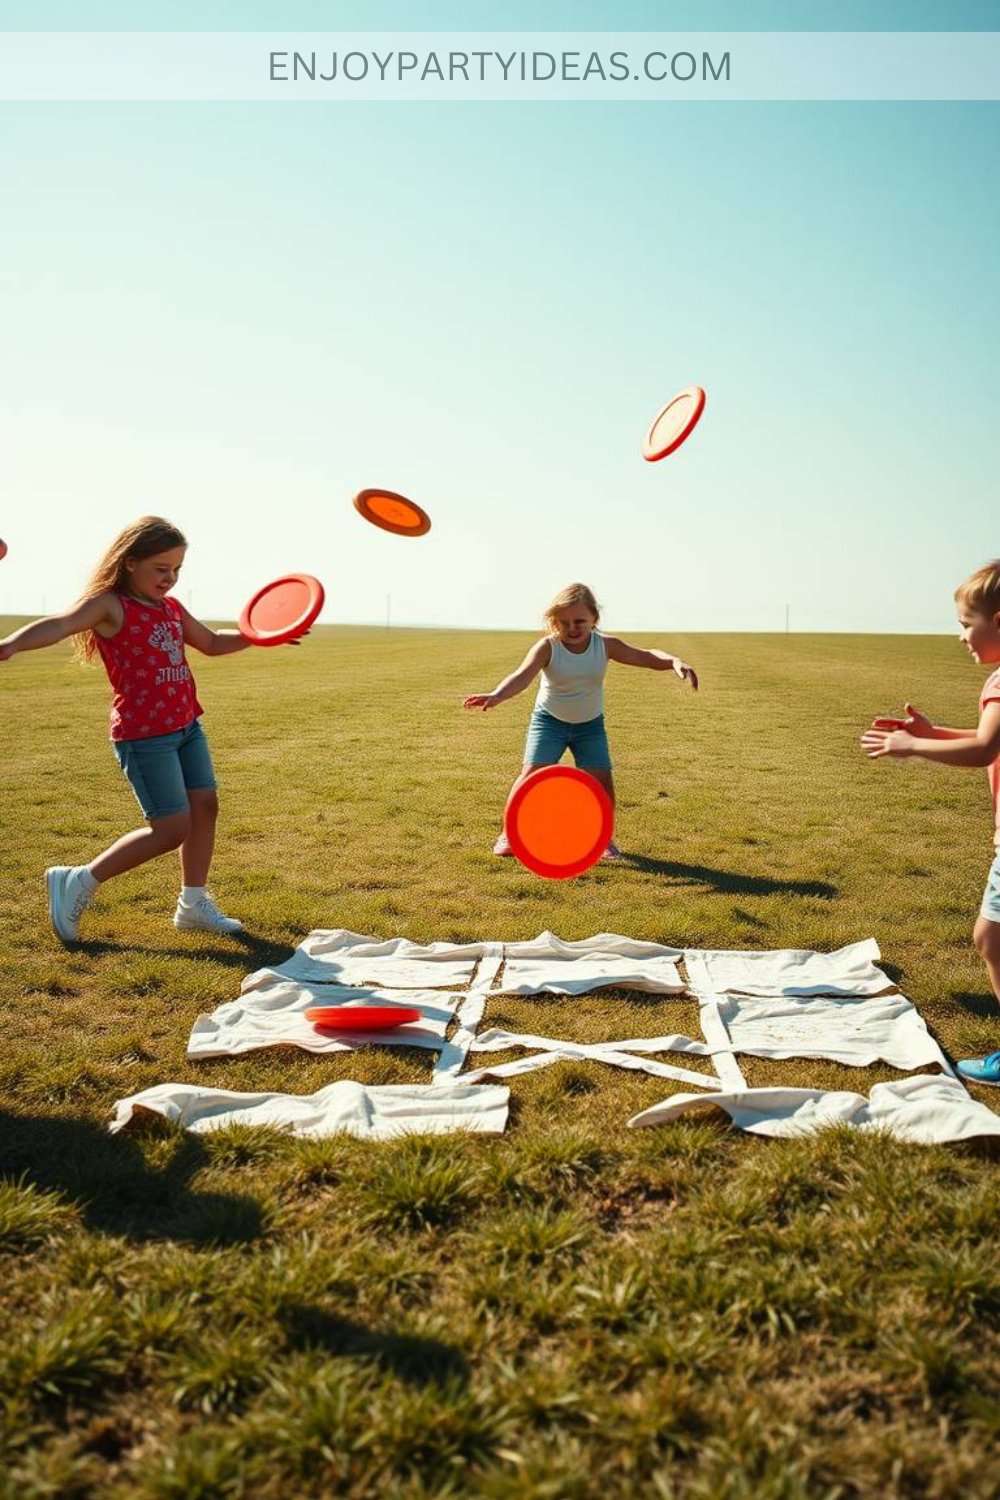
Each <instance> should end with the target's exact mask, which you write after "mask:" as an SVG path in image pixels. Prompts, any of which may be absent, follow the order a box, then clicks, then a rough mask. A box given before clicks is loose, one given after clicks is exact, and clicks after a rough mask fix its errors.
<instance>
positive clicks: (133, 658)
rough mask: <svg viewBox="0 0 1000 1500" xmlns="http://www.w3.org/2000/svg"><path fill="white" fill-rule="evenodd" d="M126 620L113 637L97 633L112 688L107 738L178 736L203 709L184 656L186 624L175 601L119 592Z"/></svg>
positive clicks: (140, 738) (126, 738)
mask: <svg viewBox="0 0 1000 1500" xmlns="http://www.w3.org/2000/svg"><path fill="white" fill-rule="evenodd" d="M117 597H118V599H120V600H121V606H122V609H123V610H124V611H125V623H124V625H123V626H122V628H121V630H119V632H118V634H117V635H113V636H111V638H110V640H105V639H104V637H103V636H100V635H99V636H98V637H97V649H98V651H100V653H101V660H102V661H103V662H104V666H105V668H106V670H107V674H108V677H109V679H110V681H111V686H112V688H113V689H114V694H115V696H114V701H113V702H112V704H111V738H112V739H113V740H145V739H149V738H151V737H152V736H153V735H154V734H176V733H177V731H178V730H180V729H186V728H187V726H188V725H189V724H190V723H192V722H193V720H195V719H196V718H198V716H199V715H200V714H201V713H202V712H203V709H202V706H201V704H200V703H199V702H198V694H197V691H196V689H195V685H194V678H193V677H192V676H191V668H190V667H189V666H188V664H187V661H186V659H185V656H184V624H183V618H182V615H181V608H180V605H179V604H178V603H177V601H176V599H164V601H163V606H162V608H161V607H160V606H159V605H157V604H141V603H140V602H139V600H138V599H132V598H130V597H129V595H128V594H118V595H117Z"/></svg>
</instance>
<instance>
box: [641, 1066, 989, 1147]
mask: <svg viewBox="0 0 1000 1500" xmlns="http://www.w3.org/2000/svg"><path fill="white" fill-rule="evenodd" d="M706 1110H721V1111H723V1112H724V1113H725V1114H727V1115H728V1116H729V1118H730V1119H731V1120H732V1122H733V1124H734V1125H736V1126H738V1127H739V1129H740V1130H746V1131H748V1132H749V1133H750V1134H751V1135H768V1136H801V1135H814V1134H815V1133H816V1131H817V1130H822V1129H823V1127H824V1126H828V1125H848V1126H850V1127H851V1128H853V1129H855V1130H865V1131H872V1130H884V1131H886V1132H888V1134H889V1135H892V1136H896V1137H897V1138H898V1139H899V1140H903V1141H914V1142H917V1143H919V1144H925V1145H931V1144H934V1143H944V1142H947V1141H971V1140H979V1139H983V1138H986V1137H989V1136H1000V1117H998V1116H997V1115H995V1114H993V1112H992V1111H991V1110H989V1109H987V1108H986V1106H985V1105H984V1104H980V1103H979V1102H978V1101H977V1100H975V1099H973V1098H971V1096H970V1095H969V1094H968V1093H967V1092H966V1090H965V1088H964V1087H963V1085H962V1084H961V1083H960V1081H959V1080H958V1079H957V1078H941V1077H932V1076H930V1075H929V1074H926V1073H918V1074H916V1075H915V1076H914V1077H913V1078H903V1079H900V1080H898V1081H897V1082H895V1083H876V1084H875V1085H874V1086H873V1088H872V1091H871V1094H870V1096H869V1097H868V1098H865V1096H864V1094H852V1093H848V1092H846V1091H844V1092H840V1091H829V1092H825V1091H824V1090H822V1089H745V1090H743V1091H742V1092H740V1093H725V1094H712V1095H711V1097H708V1098H706V1096H705V1095H704V1094H674V1095H673V1096H672V1097H671V1098H669V1099H664V1100H663V1102H662V1103H661V1104H654V1105H653V1106H652V1107H651V1108H650V1109H644V1110H643V1111H642V1112H641V1113H640V1114H637V1115H633V1116H632V1118H631V1120H629V1122H628V1123H629V1125H630V1126H632V1127H635V1128H639V1127H642V1126H647V1125H663V1124H665V1123H666V1122H667V1121H668V1120H676V1119H678V1118H680V1117H681V1116H682V1115H688V1114H697V1113H703V1112H705V1111H706Z"/></svg>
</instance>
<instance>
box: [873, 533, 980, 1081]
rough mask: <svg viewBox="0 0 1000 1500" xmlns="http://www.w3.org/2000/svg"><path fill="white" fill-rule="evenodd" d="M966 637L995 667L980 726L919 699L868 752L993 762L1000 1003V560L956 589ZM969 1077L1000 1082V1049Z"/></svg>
mask: <svg viewBox="0 0 1000 1500" xmlns="http://www.w3.org/2000/svg"><path fill="white" fill-rule="evenodd" d="M955 602H956V603H957V605H958V622H959V624H960V625H961V627H962V631H961V635H960V636H959V640H960V641H961V642H962V644H963V645H964V646H965V647H966V649H967V650H968V652H969V653H970V655H971V656H972V659H973V661H975V662H977V663H981V664H982V665H983V666H990V667H992V668H993V669H994V670H993V671H992V672H991V674H990V676H989V677H987V679H986V682H985V684H984V686H983V690H982V693H981V694H980V698H979V724H978V726H977V728H975V729H946V728H944V727H943V726H942V725H939V724H932V723H931V722H930V720H929V719H926V718H925V717H924V715H923V714H922V713H919V712H918V711H917V710H916V709H915V708H913V706H912V705H911V704H909V703H908V704H907V705H906V712H907V718H906V719H876V720H875V721H874V723H873V724H872V727H871V728H870V729H868V730H866V731H865V733H864V734H863V735H862V737H861V744H862V746H863V748H864V749H865V751H866V752H867V753H868V755H869V756H870V757H871V758H872V759H873V760H877V759H879V758H880V757H881V756H883V755H891V756H908V755H918V756H920V758H921V759H922V760H933V761H938V762H939V763H940V764H941V765H944V766H985V768H986V774H987V776H988V778H989V784H990V791H991V793H992V796H993V814H994V837H993V844H994V859H993V864H992V865H991V867H990V872H989V876H988V878H987V881H986V890H985V892H984V893H983V902H982V906H981V907H980V909H979V917H978V919H977V921H976V925H975V927H974V928H973V934H972V936H973V942H974V943H975V945H976V949H977V951H978V952H979V954H980V955H981V957H982V959H983V961H984V963H985V964H986V969H987V973H988V974H989V976H990V984H991V985H992V986H993V993H994V995H995V996H996V997H997V1000H998V1001H1000V669H998V666H1000V559H998V560H996V561H994V562H991V563H987V564H986V565H985V567H982V568H979V569H977V571H976V572H975V573H973V574H972V576H971V577H970V578H967V579H966V580H965V582H964V583H962V584H960V585H959V587H958V588H957V589H956V590H955ZM958 1071H959V1073H960V1074H961V1075H962V1077H963V1078H967V1079H970V1080H971V1081H972V1082H973V1083H985V1084H989V1085H991V1086H992V1087H994V1088H1000V1051H998V1052H992V1053H990V1055H989V1056H988V1057H976V1058H967V1059H966V1060H965V1061H963V1062H960V1063H959V1064H958Z"/></svg>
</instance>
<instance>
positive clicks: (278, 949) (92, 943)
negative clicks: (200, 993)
mask: <svg viewBox="0 0 1000 1500" xmlns="http://www.w3.org/2000/svg"><path fill="white" fill-rule="evenodd" d="M192 936H193V937H194V938H196V939H197V938H198V937H199V936H200V937H202V938H212V937H213V934H212V933H209V932H206V933H201V934H198V933H194V934H190V933H188V934H185V936H184V938H181V936H180V935H179V934H178V940H177V943H176V944H175V945H174V946H173V947H172V948H167V947H163V948H151V947H149V946H148V945H145V944H142V943H133V942H127V943H109V942H108V941H107V939H106V938H94V939H93V940H89V939H83V940H81V941H79V942H76V943H67V944H66V947H67V948H69V949H70V951H71V952H74V953H86V954H87V955H88V956H89V957H91V958H100V957H102V956H103V955H104V954H112V955H114V956H115V957H116V958H117V957H120V956H121V954H122V953H125V952H127V953H129V954H133V953H142V954H144V955H145V956H146V957H147V958H184V957H186V956H188V954H190V955H191V956H193V957H197V958H207V959H210V960H211V961H212V963H216V964H222V965H223V966H224V967H227V968H230V969H241V970H244V971H245V970H246V968H247V961H248V959H249V960H251V961H252V962H253V964H254V966H255V967H256V968H258V969H273V968H274V967H275V965H277V964H283V963H285V962H286V960H287V959H289V958H291V957H292V954H293V953H294V952H295V949H294V948H293V947H290V946H289V944H288V943H271V942H268V941H267V940H266V939H264V938H256V937H253V936H251V934H250V933H249V932H233V933H231V934H229V936H228V938H227V945H226V947H224V948H223V947H217V946H213V947H205V946H203V945H202V944H198V945H197V946H195V944H194V943H191V942H190V938H191V937H192Z"/></svg>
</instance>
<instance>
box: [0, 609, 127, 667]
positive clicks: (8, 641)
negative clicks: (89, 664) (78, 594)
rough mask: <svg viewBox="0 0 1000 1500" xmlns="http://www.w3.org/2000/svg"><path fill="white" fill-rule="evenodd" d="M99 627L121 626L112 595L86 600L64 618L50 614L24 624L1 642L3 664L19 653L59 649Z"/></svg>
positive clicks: (0, 655) (0, 657) (0, 649)
mask: <svg viewBox="0 0 1000 1500" xmlns="http://www.w3.org/2000/svg"><path fill="white" fill-rule="evenodd" d="M98 625H116V626H118V627H120V626H121V604H120V602H119V601H118V599H116V598H115V595H114V594H112V593H110V592H105V593H103V594H95V595H94V597H93V598H92V599H84V601H83V603H82V604H78V605H77V606H76V608H75V609H71V610H67V612H66V614H64V615H47V616H46V617H45V619H43V620H34V621H33V622H32V623H31V624H30V625H22V626H21V628H20V630H15V631H13V632H12V634H11V635H8V636H5V637H4V639H3V640H2V641H0V661H9V660H10V658H11V657H12V656H16V655H17V653H18V652H19V651H41V650H42V649H43V647H45V646H56V645H58V644H59V642H60V641H65V640H67V639H68V638H69V636H71V635H79V634H80V632H81V631H83V630H93V629H94V628H95V627H96V626H98Z"/></svg>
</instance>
